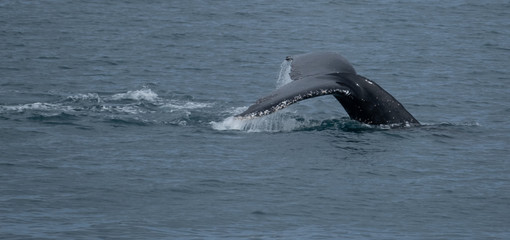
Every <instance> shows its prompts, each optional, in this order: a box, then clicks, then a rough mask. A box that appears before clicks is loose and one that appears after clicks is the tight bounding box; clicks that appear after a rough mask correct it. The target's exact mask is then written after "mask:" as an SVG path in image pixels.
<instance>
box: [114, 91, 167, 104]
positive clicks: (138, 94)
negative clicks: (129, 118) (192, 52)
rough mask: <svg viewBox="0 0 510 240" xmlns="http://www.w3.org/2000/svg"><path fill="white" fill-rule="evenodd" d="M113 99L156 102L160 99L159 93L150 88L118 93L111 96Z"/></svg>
mask: <svg viewBox="0 0 510 240" xmlns="http://www.w3.org/2000/svg"><path fill="white" fill-rule="evenodd" d="M111 99H113V100H135V101H149V102H155V101H157V100H158V99H159V97H158V94H156V93H155V92H153V91H152V90H151V89H149V88H144V89H141V90H135V91H128V92H126V93H117V94H115V95H113V96H112V97H111Z"/></svg>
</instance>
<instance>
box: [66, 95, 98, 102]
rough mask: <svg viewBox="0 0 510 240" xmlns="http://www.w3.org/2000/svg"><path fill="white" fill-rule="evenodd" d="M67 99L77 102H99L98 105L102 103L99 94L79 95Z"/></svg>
mask: <svg viewBox="0 0 510 240" xmlns="http://www.w3.org/2000/svg"><path fill="white" fill-rule="evenodd" d="M67 99H69V100H71V101H74V102H77V101H88V100H92V101H97V102H98V103H99V102H101V101H102V100H101V97H99V94H97V93H78V94H75V95H71V96H68V97H67Z"/></svg>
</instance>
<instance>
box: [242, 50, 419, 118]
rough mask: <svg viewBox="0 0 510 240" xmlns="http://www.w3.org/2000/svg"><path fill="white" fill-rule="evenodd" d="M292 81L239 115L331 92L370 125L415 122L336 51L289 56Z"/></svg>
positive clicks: (261, 112)
mask: <svg viewBox="0 0 510 240" xmlns="http://www.w3.org/2000/svg"><path fill="white" fill-rule="evenodd" d="M286 60H287V61H292V63H291V72H290V78H291V79H292V80H293V81H292V82H290V83H288V84H286V85H284V86H282V87H281V88H279V89H277V90H275V91H274V92H272V93H270V94H269V95H268V96H266V97H263V98H261V99H259V100H257V102H256V103H255V104H253V105H252V106H250V107H249V108H248V109H247V110H246V111H244V112H243V113H241V114H239V115H237V117H239V118H251V117H258V116H263V115H267V114H270V113H273V112H275V111H278V110H280V109H282V108H285V107H287V106H289V105H291V104H293V103H296V102H298V101H301V100H305V99H308V98H313V97H318V96H323V95H333V96H334V97H335V98H336V99H337V100H338V101H339V102H340V104H342V106H343V107H344V109H345V111H346V112H347V114H349V116H350V117H351V118H352V119H354V120H357V121H359V122H362V123H366V124H372V125H380V124H383V125H419V122H418V120H416V119H415V118H414V117H413V116H412V115H411V114H410V113H409V112H408V111H407V110H406V109H405V108H404V106H402V104H401V103H400V102H398V101H397V100H396V99H395V98H394V97H393V96H392V95H391V94H389V93H388V92H386V91H385V90H384V89H383V88H381V87H380V86H379V85H378V84H376V83H375V82H373V81H371V80H369V79H367V78H365V77H363V76H360V75H358V74H357V73H356V71H355V70H354V68H353V66H352V65H351V64H350V63H349V62H348V61H347V60H346V59H345V58H343V57H342V56H341V55H340V54H337V53H333V52H314V53H308V54H302V55H296V56H289V57H287V58H286Z"/></svg>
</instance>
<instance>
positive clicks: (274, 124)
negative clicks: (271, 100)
mask: <svg viewBox="0 0 510 240" xmlns="http://www.w3.org/2000/svg"><path fill="white" fill-rule="evenodd" d="M243 108H244V109H245V107H243ZM243 108H238V109H243ZM236 112H241V111H236ZM286 113H287V111H280V112H277V113H273V114H270V115H266V116H263V117H254V118H238V117H234V116H231V117H228V118H226V119H224V120H223V121H221V122H211V123H210V124H211V126H212V128H213V129H215V130H219V131H229V130H230V131H232V130H234V131H245V132H289V131H293V130H296V129H299V128H302V127H305V126H308V125H309V122H308V121H300V120H297V119H296V118H295V117H293V116H290V115H289V114H286Z"/></svg>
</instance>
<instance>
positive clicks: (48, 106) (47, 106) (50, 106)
mask: <svg viewBox="0 0 510 240" xmlns="http://www.w3.org/2000/svg"><path fill="white" fill-rule="evenodd" d="M0 109H1V110H3V111H16V112H23V111H27V110H38V111H49V110H58V111H73V110H74V109H73V108H72V107H71V106H64V105H61V104H54V103H41V102H36V103H28V104H20V105H13V106H9V105H7V106H0Z"/></svg>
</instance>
